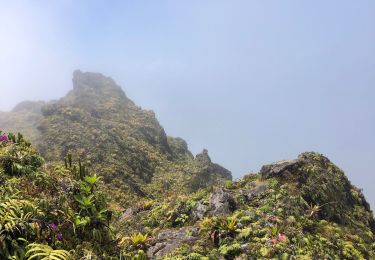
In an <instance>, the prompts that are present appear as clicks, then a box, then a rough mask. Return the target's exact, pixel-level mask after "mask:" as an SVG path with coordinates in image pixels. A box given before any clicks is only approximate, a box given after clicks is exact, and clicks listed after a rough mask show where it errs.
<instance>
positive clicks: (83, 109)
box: [0, 71, 231, 204]
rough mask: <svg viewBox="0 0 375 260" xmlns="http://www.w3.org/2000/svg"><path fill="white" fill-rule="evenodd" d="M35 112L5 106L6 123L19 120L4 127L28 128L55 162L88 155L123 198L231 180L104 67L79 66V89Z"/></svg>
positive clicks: (113, 193)
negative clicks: (102, 69) (8, 109)
mask: <svg viewBox="0 0 375 260" xmlns="http://www.w3.org/2000/svg"><path fill="white" fill-rule="evenodd" d="M35 111H41V115H38V112H35V113H33V114H32V116H33V120H31V116H29V115H26V114H25V111H24V110H16V111H14V112H12V113H13V114H6V113H3V117H2V118H3V120H2V121H0V125H1V126H2V125H5V124H4V122H5V120H4V118H6V119H7V120H8V121H13V125H11V124H10V123H7V124H6V126H7V127H5V130H11V131H19V129H25V128H27V129H29V130H28V132H32V135H30V138H31V139H32V141H33V142H34V143H35V144H36V146H37V148H38V151H40V152H41V154H42V155H43V156H45V157H46V158H47V159H48V160H49V161H54V162H58V161H61V160H63V159H64V157H66V156H67V155H68V154H73V155H74V156H75V157H76V158H77V157H80V158H82V160H83V161H84V163H85V164H86V165H87V166H89V167H92V168H93V169H94V170H96V171H97V172H98V173H99V174H101V175H102V176H103V177H104V181H105V182H106V183H108V184H109V186H110V187H111V189H109V192H110V193H111V198H113V200H114V201H117V202H118V204H125V203H129V202H130V201H132V200H136V199H137V198H138V197H157V196H158V195H160V194H165V193H168V192H170V193H174V192H176V191H178V192H181V193H187V192H191V191H195V190H197V189H199V188H202V187H209V186H212V185H215V184H219V183H223V181H225V180H227V179H231V173H230V172H229V171H228V170H226V169H224V168H223V167H221V166H219V165H217V164H214V163H212V162H211V160H210V158H209V156H208V154H207V152H206V151H204V152H203V153H202V154H201V155H199V156H197V157H196V158H194V157H193V156H192V154H191V153H190V151H189V150H188V148H187V144H186V142H185V141H184V140H183V139H181V138H173V137H168V136H167V135H166V133H165V131H164V129H163V128H162V127H161V126H160V124H159V122H158V121H157V119H156V117H155V114H154V113H153V112H152V111H146V110H143V109H141V108H140V107H138V106H136V105H135V104H134V102H133V101H131V100H130V99H129V98H127V96H126V95H125V93H124V92H123V91H122V89H121V87H119V86H118V85H117V84H116V83H115V82H114V81H113V80H112V79H111V78H108V77H105V76H103V75H101V74H99V73H89V72H86V73H83V72H81V71H75V72H74V75H73V90H71V91H70V92H69V93H68V94H67V95H66V96H65V97H63V98H61V99H60V100H58V101H53V102H49V103H47V104H46V105H43V106H41V107H40V109H39V110H35ZM11 116H12V117H11ZM26 117H28V118H27V120H25V118H26ZM16 119H17V120H16ZM18 119H19V120H18ZM22 120H23V122H24V125H22ZM29 122H32V123H29ZM35 126H37V129H36V128H35ZM28 132H27V133H28ZM26 136H27V135H26ZM202 158H203V159H202Z"/></svg>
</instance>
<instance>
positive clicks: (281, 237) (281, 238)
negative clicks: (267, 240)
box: [277, 233, 288, 243]
mask: <svg viewBox="0 0 375 260" xmlns="http://www.w3.org/2000/svg"><path fill="white" fill-rule="evenodd" d="M277 239H278V240H279V241H281V242H283V243H285V242H286V241H287V240H288V237H287V236H286V235H284V234H280V233H279V235H278V236H277Z"/></svg>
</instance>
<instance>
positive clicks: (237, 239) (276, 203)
mask: <svg viewBox="0 0 375 260" xmlns="http://www.w3.org/2000/svg"><path fill="white" fill-rule="evenodd" d="M120 224H121V226H122V230H123V232H124V233H132V232H138V231H139V230H141V231H142V232H143V233H147V234H152V236H153V237H154V239H153V240H152V241H150V242H149V243H148V248H147V255H148V256H149V257H150V258H151V259H159V258H164V259H224V258H225V259H270V258H272V259H373V258H374V257H375V251H374V250H375V243H374V242H375V238H374V232H375V221H374V217H373V213H372V212H371V210H370V207H369V204H368V203H367V202H366V200H365V198H364V196H363V194H362V192H361V191H360V190H359V189H357V188H356V187H354V186H352V185H351V184H350V182H349V180H348V179H347V178H346V176H345V175H344V173H343V172H342V171H341V170H340V169H339V168H338V167H337V166H335V165H334V164H333V163H332V162H330V161H329V160H328V159H327V158H326V157H324V156H322V155H320V154H317V153H303V154H301V155H300V156H299V157H298V159H296V160H291V161H282V162H276V163H273V164H270V165H266V166H264V167H263V168H262V169H261V171H260V173H256V174H250V175H247V176H245V177H244V178H243V179H242V180H240V181H236V182H230V181H228V182H227V183H226V185H225V187H217V188H215V189H214V190H213V192H208V191H205V192H204V191H201V192H198V193H195V194H193V195H191V196H188V197H186V196H185V197H175V198H168V199H166V200H165V201H163V202H160V201H159V202H153V203H145V204H140V205H138V206H136V207H133V208H130V209H128V210H127V211H126V212H125V213H124V215H123V217H122V219H121V223H120ZM128 250H131V247H128Z"/></svg>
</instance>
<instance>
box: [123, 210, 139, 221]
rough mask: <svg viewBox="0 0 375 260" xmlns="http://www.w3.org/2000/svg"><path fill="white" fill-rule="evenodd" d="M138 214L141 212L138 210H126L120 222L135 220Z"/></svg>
mask: <svg viewBox="0 0 375 260" xmlns="http://www.w3.org/2000/svg"><path fill="white" fill-rule="evenodd" d="M138 212H139V210H138V209H136V208H128V209H127V210H125V212H124V213H122V215H121V217H120V219H119V220H120V221H121V222H122V221H125V220H128V219H131V218H134V217H135V215H136V214H137V213H138Z"/></svg>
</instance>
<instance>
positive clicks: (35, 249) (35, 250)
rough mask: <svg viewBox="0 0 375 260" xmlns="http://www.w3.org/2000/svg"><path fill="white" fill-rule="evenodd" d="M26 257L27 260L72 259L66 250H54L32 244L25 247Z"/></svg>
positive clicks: (46, 246)
mask: <svg viewBox="0 0 375 260" xmlns="http://www.w3.org/2000/svg"><path fill="white" fill-rule="evenodd" d="M27 248H29V249H28V251H27V253H26V256H27V257H28V259H29V260H31V259H40V260H68V259H72V256H71V254H70V253H69V252H68V251H66V250H60V249H58V250H56V249H53V248H52V247H50V246H48V245H43V244H37V243H32V244H29V245H28V246H27Z"/></svg>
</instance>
